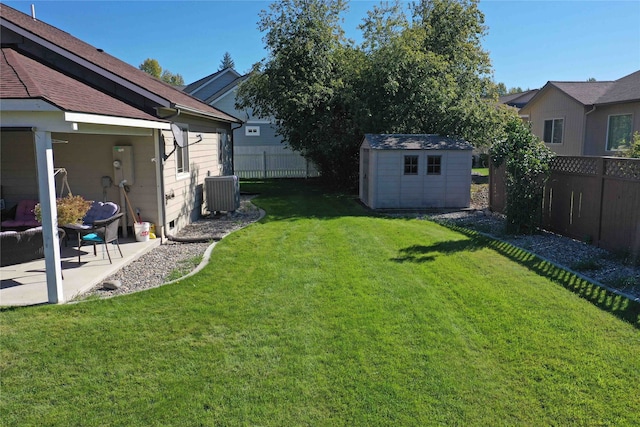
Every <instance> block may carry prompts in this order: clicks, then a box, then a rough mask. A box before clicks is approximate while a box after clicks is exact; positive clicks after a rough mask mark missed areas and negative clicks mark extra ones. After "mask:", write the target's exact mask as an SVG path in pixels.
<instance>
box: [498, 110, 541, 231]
mask: <svg viewBox="0 0 640 427" xmlns="http://www.w3.org/2000/svg"><path fill="white" fill-rule="evenodd" d="M505 134H506V136H505V138H504V139H503V140H502V141H500V142H498V143H496V144H494V145H493V146H492V147H491V152H490V155H491V160H492V161H493V163H494V165H495V166H496V167H500V166H501V165H503V164H504V166H505V173H506V191H507V202H506V208H505V210H506V212H505V213H506V215H507V220H506V222H505V227H506V231H507V232H508V233H516V234H518V233H528V234H531V233H533V232H534V231H535V230H536V227H538V226H539V225H540V219H541V217H540V215H541V209H542V198H543V190H544V184H545V182H546V180H547V179H548V177H549V173H550V164H551V160H552V159H553V157H554V154H553V152H552V151H551V150H549V149H548V148H547V147H546V146H545V145H544V143H543V142H541V141H540V140H539V139H538V138H537V137H536V136H535V135H533V133H531V129H530V128H529V127H528V126H527V125H526V124H524V123H523V122H522V121H521V120H520V119H519V118H518V117H516V116H511V117H510V118H509V119H508V121H507V124H506V127H505Z"/></svg>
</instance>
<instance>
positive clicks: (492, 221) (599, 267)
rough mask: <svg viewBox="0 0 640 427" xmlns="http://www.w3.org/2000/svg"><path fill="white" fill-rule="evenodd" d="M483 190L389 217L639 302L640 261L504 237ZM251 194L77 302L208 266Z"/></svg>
mask: <svg viewBox="0 0 640 427" xmlns="http://www.w3.org/2000/svg"><path fill="white" fill-rule="evenodd" d="M484 193H485V192H484V191H482V190H480V191H477V192H476V193H475V194H474V195H473V197H472V208H471V209H466V210H461V211H454V212H440V213H429V214H424V213H422V214H410V213H395V214H389V216H395V217H397V216H401V217H413V218H417V219H424V220H431V221H434V222H438V223H441V224H443V225H450V224H451V225H455V226H459V227H464V228H468V229H470V230H474V231H477V232H480V233H482V234H485V235H487V236H489V237H491V238H494V239H498V240H502V241H505V242H508V243H510V244H512V245H514V246H517V247H519V248H521V249H524V250H526V251H528V252H531V253H534V254H536V255H538V256H539V257H541V258H543V259H545V260H547V261H550V262H552V263H554V264H556V265H558V266H560V267H562V268H564V269H566V270H568V271H571V272H573V273H575V274H577V275H579V276H580V277H583V278H585V279H587V280H589V281H590V282H591V283H594V284H596V285H598V286H601V287H604V288H606V289H609V290H612V291H613V292H616V293H619V294H621V295H623V296H625V297H627V298H629V299H631V300H636V301H640V265H635V266H634V265H630V264H629V263H625V260H624V259H621V258H620V257H617V256H615V255H614V254H612V253H610V252H608V251H606V250H604V249H601V248H597V247H595V246H591V245H588V244H586V243H583V242H579V241H577V240H574V239H570V238H568V237H564V236H560V235H557V234H554V233H549V232H544V231H543V232H540V233H539V234H535V235H530V236H513V235H507V234H505V233H504V231H503V230H504V217H503V216H502V215H499V214H495V213H492V212H490V211H489V210H488V209H486V207H485V206H486V202H487V199H488V197H487V195H486V194H484ZM252 198H253V196H246V195H243V196H241V204H240V208H239V209H238V210H237V211H235V212H233V213H228V214H226V215H219V216H214V215H209V216H207V217H204V218H202V219H200V220H198V221H196V222H194V223H192V224H189V225H188V226H186V227H185V228H184V229H182V230H181V231H180V233H179V234H178V235H177V236H176V238H180V239H182V240H188V239H194V240H196V241H199V242H197V243H187V242H177V241H168V242H166V243H165V244H163V245H160V246H158V247H157V248H154V249H152V250H151V251H149V252H147V253H146V254H144V255H143V256H142V257H140V258H138V259H137V260H135V261H133V262H132V263H130V264H128V265H127V266H125V267H123V268H122V269H121V270H120V271H118V272H117V273H116V274H114V275H112V276H110V277H108V278H107V279H106V280H105V282H103V284H100V285H98V286H96V287H94V288H93V289H91V290H89V291H88V292H86V293H84V294H82V295H80V296H78V297H77V300H78V299H79V300H83V299H86V298H90V297H98V298H108V297H112V296H116V295H124V294H128V293H132V292H138V291H142V290H145V289H150V288H155V287H158V286H161V285H165V284H168V283H173V282H175V281H177V280H182V279H183V278H184V277H186V276H188V275H191V274H194V273H195V272H196V271H198V270H199V269H201V268H203V267H204V265H206V264H207V262H208V258H209V255H210V254H211V251H212V250H213V248H214V246H215V241H216V240H219V239H220V238H222V237H224V236H226V235H228V234H229V233H232V232H233V231H236V230H238V229H241V228H243V227H246V226H247V225H249V224H251V223H253V222H256V221H259V220H260V219H261V218H262V217H263V216H264V211H262V210H260V209H258V208H257V207H256V206H255V205H253V204H252V203H251V199H252ZM474 208H475V209H474ZM203 237H204V238H205V239H203ZM207 238H208V239H207ZM203 240H207V241H206V242H203ZM198 257H202V260H201V261H200V263H199V265H198V266H197V267H196V269H195V270H194V269H193V267H194V263H193V262H189V261H190V260H194V259H196V258H198ZM185 264H186V266H185ZM150 266H153V267H150ZM177 269H182V270H186V271H185V274H186V276H183V277H181V278H180V279H176V280H172V281H169V280H168V278H169V276H170V274H171V273H172V272H174V270H177ZM106 282H112V283H113V282H115V283H119V284H120V285H121V286H120V287H119V288H117V289H107V288H105V287H104V284H105V283H106Z"/></svg>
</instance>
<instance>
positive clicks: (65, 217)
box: [34, 195, 93, 224]
mask: <svg viewBox="0 0 640 427" xmlns="http://www.w3.org/2000/svg"><path fill="white" fill-rule="evenodd" d="M92 203H93V202H92V201H91V200H85V198H84V197H82V196H72V195H68V196H67V197H61V198H58V199H56V210H57V212H58V224H74V223H77V222H80V221H82V218H83V217H84V216H85V215H86V213H87V211H88V210H89V208H90V207H91V204H92ZM34 213H35V215H36V218H37V219H38V221H40V222H42V209H41V207H40V203H38V204H37V205H36V207H35V209H34Z"/></svg>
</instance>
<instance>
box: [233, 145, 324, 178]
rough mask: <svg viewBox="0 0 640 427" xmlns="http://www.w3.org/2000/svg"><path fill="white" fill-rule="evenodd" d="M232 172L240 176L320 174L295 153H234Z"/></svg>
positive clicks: (304, 176)
mask: <svg viewBox="0 0 640 427" xmlns="http://www.w3.org/2000/svg"><path fill="white" fill-rule="evenodd" d="M233 169H234V174H235V175H237V176H238V177H240V178H311V177H317V176H319V175H320V174H319V173H318V171H317V169H316V168H315V166H314V165H313V163H312V162H309V161H308V160H307V159H305V158H304V157H302V156H301V155H299V154H296V153H275V154H274V153H267V152H266V151H264V152H262V153H256V154H234V156H233Z"/></svg>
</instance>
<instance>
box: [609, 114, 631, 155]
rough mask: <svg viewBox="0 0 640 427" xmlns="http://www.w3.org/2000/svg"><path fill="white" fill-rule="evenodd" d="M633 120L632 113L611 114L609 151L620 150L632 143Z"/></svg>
mask: <svg viewBox="0 0 640 427" xmlns="http://www.w3.org/2000/svg"><path fill="white" fill-rule="evenodd" d="M632 127H633V121H632V120H631V114H618V115H615V116H609V124H608V129H607V151H613V150H620V149H622V148H625V147H626V146H627V145H629V144H630V143H631V131H632Z"/></svg>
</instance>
